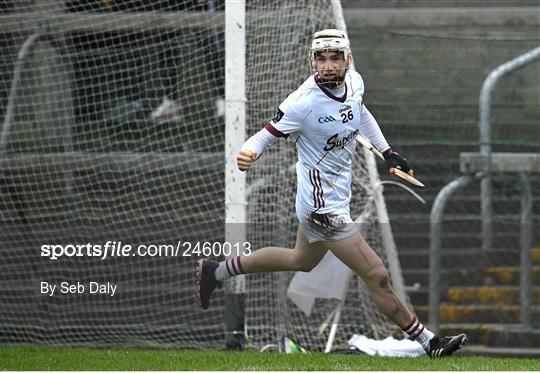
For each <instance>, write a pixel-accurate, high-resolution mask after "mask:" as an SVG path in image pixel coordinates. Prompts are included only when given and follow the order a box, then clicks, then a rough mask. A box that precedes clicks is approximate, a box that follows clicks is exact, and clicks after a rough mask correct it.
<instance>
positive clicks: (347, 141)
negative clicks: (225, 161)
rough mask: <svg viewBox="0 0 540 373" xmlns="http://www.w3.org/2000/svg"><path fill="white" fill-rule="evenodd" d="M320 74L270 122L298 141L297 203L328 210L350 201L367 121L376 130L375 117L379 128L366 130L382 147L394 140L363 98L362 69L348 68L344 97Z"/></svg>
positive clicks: (270, 126)
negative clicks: (354, 164)
mask: <svg viewBox="0 0 540 373" xmlns="http://www.w3.org/2000/svg"><path fill="white" fill-rule="evenodd" d="M316 79H317V76H311V77H309V78H308V79H307V80H306V81H305V82H304V83H303V84H302V85H301V86H300V87H299V88H298V89H297V90H296V91H295V92H293V93H291V94H290V95H289V96H288V97H287V98H286V99H285V100H284V101H283V102H282V103H281V105H279V110H278V112H277V114H276V116H275V117H274V118H273V119H272V120H271V121H270V123H269V124H268V125H267V126H266V127H265V128H266V129H267V130H268V131H269V132H270V133H271V134H272V135H274V136H276V137H288V136H289V135H290V136H291V137H292V138H293V139H294V140H295V141H296V148H297V151H298V163H297V165H296V172H297V178H298V190H297V196H296V198H297V204H298V203H300V204H302V205H303V206H304V207H305V208H308V209H309V210H311V211H313V212H317V213H320V214H323V213H328V212H331V211H334V210H337V209H341V208H348V206H349V202H350V199H351V181H352V164H351V159H352V156H353V154H354V152H355V148H356V136H357V135H358V134H359V133H361V131H362V132H365V128H366V127H367V128H368V132H369V131H371V129H372V128H373V123H375V127H376V130H375V131H371V132H374V133H367V134H366V133H364V135H366V136H367V137H368V138H369V139H370V140H371V141H372V142H373V143H374V145H375V146H376V147H377V148H379V149H381V148H382V149H381V150H385V149H386V148H388V144H387V143H386V140H384V137H383V136H382V133H381V132H380V129H379V127H378V125H377V123H376V122H375V120H374V118H373V116H371V114H370V113H369V111H368V110H367V109H366V108H365V106H364V105H363V103H362V96H363V94H364V82H363V80H362V77H361V76H360V74H358V73H357V72H354V71H349V72H347V75H346V77H345V85H344V89H343V92H342V95H341V96H340V97H336V96H334V95H333V94H332V92H331V91H330V90H328V89H326V88H324V87H322V86H320V85H318V84H317V82H316ZM366 123H368V124H370V126H366ZM362 127H364V130H363V129H362ZM374 140H375V141H374ZM377 143H378V144H377Z"/></svg>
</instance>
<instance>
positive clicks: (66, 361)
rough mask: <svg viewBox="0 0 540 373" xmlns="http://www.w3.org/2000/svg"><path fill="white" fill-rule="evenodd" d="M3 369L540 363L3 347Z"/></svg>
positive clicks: (512, 366) (537, 362) (539, 366)
mask: <svg viewBox="0 0 540 373" xmlns="http://www.w3.org/2000/svg"><path fill="white" fill-rule="evenodd" d="M0 370H130V371H131V370H133V371H134V370H176V371H178V370H229V371H235V370H447V371H449V370H506V371H509V370H510V371H511V370H514V371H515V370H540V359H503V358H487V357H478V356H474V357H471V356H455V357H451V358H444V359H429V358H416V359H414V358H381V357H370V356H358V355H355V356H351V355H348V356H344V355H325V354H322V353H312V354H307V355H301V354H278V353H269V352H266V353H260V352H224V351H214V350H203V351H199V350H197V351H192V350H157V349H133V348H112V349H91V348H67V347H26V346H3V347H0Z"/></svg>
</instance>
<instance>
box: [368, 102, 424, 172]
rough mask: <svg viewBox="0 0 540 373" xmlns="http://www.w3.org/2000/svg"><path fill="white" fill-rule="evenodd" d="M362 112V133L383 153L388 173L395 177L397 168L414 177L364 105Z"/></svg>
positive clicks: (410, 169)
mask: <svg viewBox="0 0 540 373" xmlns="http://www.w3.org/2000/svg"><path fill="white" fill-rule="evenodd" d="M360 110H361V119H360V121H361V122H360V131H361V132H362V134H363V135H364V136H365V137H367V138H368V139H369V141H370V142H371V143H372V144H373V146H375V147H376V148H377V149H378V150H379V151H380V152H381V153H382V155H383V157H384V160H385V161H386V165H387V167H388V172H389V173H390V174H392V175H393V174H394V172H395V171H394V169H396V168H397V169H400V170H401V171H403V172H406V173H408V174H409V175H411V176H414V171H413V170H412V168H411V167H410V166H409V164H408V163H407V160H406V159H405V158H403V157H402V156H401V155H400V154H399V153H398V152H396V151H394V150H392V148H391V147H390V145H389V144H388V142H387V141H386V139H385V137H384V135H383V133H382V131H381V128H380V127H379V124H378V123H377V121H376V120H375V118H374V117H373V115H372V114H371V113H370V111H369V110H368V109H367V107H366V106H365V105H363V104H362V105H361V108H360Z"/></svg>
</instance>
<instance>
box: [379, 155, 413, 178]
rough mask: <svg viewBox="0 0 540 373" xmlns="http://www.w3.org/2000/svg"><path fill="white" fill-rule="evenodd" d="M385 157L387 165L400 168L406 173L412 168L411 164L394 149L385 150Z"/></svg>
mask: <svg viewBox="0 0 540 373" xmlns="http://www.w3.org/2000/svg"><path fill="white" fill-rule="evenodd" d="M383 157H384V160H385V161H386V166H388V168H392V167H393V168H398V169H400V170H401V171H403V172H406V173H408V172H409V171H410V170H411V168H410V167H409V164H408V163H407V160H406V159H405V158H403V157H402V156H401V155H399V153H397V152H395V151H393V150H392V149H388V150H387V151H385V152H384V153H383Z"/></svg>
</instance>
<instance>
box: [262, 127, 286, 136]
mask: <svg viewBox="0 0 540 373" xmlns="http://www.w3.org/2000/svg"><path fill="white" fill-rule="evenodd" d="M264 128H265V129H266V130H267V131H268V132H270V133H271V134H272V135H274V136H276V137H285V138H287V137H289V135H288V134H286V133H283V132H281V131H280V130H278V129H277V128H276V127H274V126H273V125H272V123H268V124H267V125H266V126H264Z"/></svg>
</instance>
